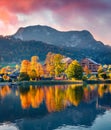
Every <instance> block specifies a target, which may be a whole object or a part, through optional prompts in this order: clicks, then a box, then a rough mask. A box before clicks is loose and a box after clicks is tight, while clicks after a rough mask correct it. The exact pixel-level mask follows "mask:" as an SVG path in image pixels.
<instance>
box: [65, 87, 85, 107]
mask: <svg viewBox="0 0 111 130" xmlns="http://www.w3.org/2000/svg"><path fill="white" fill-rule="evenodd" d="M82 97H83V88H82V86H74V85H72V86H70V87H68V89H67V91H66V98H67V99H68V101H69V102H70V103H71V104H73V105H74V106H78V105H79V103H80V101H81V100H82Z"/></svg>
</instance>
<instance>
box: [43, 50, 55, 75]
mask: <svg viewBox="0 0 111 130" xmlns="http://www.w3.org/2000/svg"><path fill="white" fill-rule="evenodd" d="M54 55H55V54H54V53H51V52H49V53H48V54H47V56H46V59H45V65H46V72H47V74H48V76H54V75H55V72H54Z"/></svg>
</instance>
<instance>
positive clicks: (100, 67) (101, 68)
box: [98, 65, 104, 74]
mask: <svg viewBox="0 0 111 130" xmlns="http://www.w3.org/2000/svg"><path fill="white" fill-rule="evenodd" d="M103 72H104V69H103V67H102V65H100V66H99V68H98V74H100V73H103Z"/></svg>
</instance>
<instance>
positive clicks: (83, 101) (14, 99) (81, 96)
mask: <svg viewBox="0 0 111 130" xmlns="http://www.w3.org/2000/svg"><path fill="white" fill-rule="evenodd" d="M0 130H111V84H109V85H104V84H101V85H87V86H81V85H57V86H48V87H47V86H42V87H41V86H17V87H14V86H2V87H0Z"/></svg>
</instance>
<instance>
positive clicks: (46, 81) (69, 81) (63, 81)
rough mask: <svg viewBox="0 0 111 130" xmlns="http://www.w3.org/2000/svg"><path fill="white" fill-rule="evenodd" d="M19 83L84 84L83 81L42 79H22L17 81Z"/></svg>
mask: <svg viewBox="0 0 111 130" xmlns="http://www.w3.org/2000/svg"><path fill="white" fill-rule="evenodd" d="M17 84H18V85H65V84H83V81H82V80H81V81H72V80H40V81H30V82H28V81H22V82H17Z"/></svg>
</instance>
